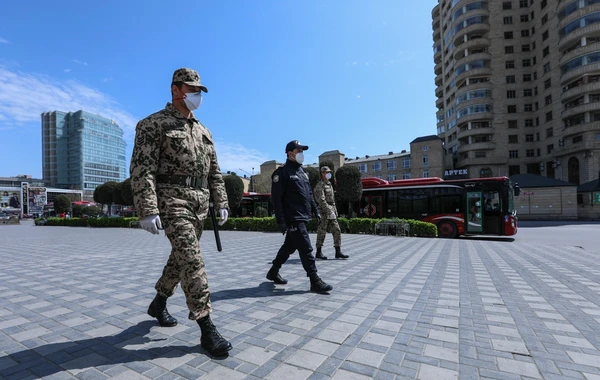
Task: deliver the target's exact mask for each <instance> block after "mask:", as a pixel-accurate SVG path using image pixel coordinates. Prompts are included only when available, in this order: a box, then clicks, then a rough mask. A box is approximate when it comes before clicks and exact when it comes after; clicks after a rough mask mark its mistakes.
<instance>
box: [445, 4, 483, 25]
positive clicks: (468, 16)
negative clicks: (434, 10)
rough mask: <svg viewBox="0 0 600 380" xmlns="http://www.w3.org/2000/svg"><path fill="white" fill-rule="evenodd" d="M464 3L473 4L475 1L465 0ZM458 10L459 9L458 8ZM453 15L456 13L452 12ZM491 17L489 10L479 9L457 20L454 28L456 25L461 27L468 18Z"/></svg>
mask: <svg viewBox="0 0 600 380" xmlns="http://www.w3.org/2000/svg"><path fill="white" fill-rule="evenodd" d="M463 2H464V3H467V2H469V3H470V2H473V0H464V1H463ZM456 9H458V7H457V8H456ZM452 14H454V12H452ZM489 15H490V10H489V9H488V8H479V9H473V10H470V11H468V12H467V13H463V14H462V15H460V16H459V17H458V18H457V19H456V20H454V21H453V22H452V28H454V27H456V25H460V23H461V22H463V21H465V20H466V19H468V18H471V17H475V16H489Z"/></svg>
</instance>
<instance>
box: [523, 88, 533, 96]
mask: <svg viewBox="0 0 600 380" xmlns="http://www.w3.org/2000/svg"><path fill="white" fill-rule="evenodd" d="M523 96H533V90H531V89H530V88H526V89H524V90H523Z"/></svg>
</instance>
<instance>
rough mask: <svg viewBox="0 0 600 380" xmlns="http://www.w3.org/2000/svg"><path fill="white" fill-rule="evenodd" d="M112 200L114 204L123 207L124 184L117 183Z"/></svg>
mask: <svg viewBox="0 0 600 380" xmlns="http://www.w3.org/2000/svg"><path fill="white" fill-rule="evenodd" d="M112 191H113V194H112V200H113V203H114V204H117V205H122V204H123V196H122V195H121V194H123V182H117V184H116V185H115V186H114V187H113V189H112Z"/></svg>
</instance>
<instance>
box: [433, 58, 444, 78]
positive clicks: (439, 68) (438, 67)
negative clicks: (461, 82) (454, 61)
mask: <svg viewBox="0 0 600 380" xmlns="http://www.w3.org/2000/svg"><path fill="white" fill-rule="evenodd" d="M433 72H434V73H435V75H440V74H441V73H442V62H441V61H440V63H438V64H436V65H435V67H434V68H433Z"/></svg>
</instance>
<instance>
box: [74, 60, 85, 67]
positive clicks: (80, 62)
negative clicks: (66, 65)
mask: <svg viewBox="0 0 600 380" xmlns="http://www.w3.org/2000/svg"><path fill="white" fill-rule="evenodd" d="M73 62H75V63H77V64H79V65H84V66H87V65H88V64H87V62H82V61H80V60H78V59H74V60H73Z"/></svg>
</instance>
